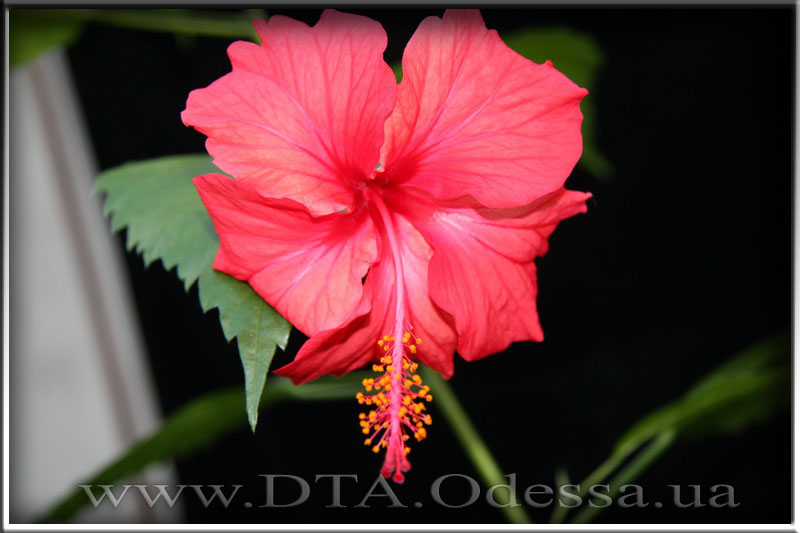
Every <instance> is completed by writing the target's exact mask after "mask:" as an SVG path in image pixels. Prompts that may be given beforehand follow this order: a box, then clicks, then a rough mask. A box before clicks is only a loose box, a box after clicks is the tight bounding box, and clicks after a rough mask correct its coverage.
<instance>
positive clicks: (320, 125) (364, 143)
mask: <svg viewBox="0 0 800 533" xmlns="http://www.w3.org/2000/svg"><path fill="white" fill-rule="evenodd" d="M255 26H256V29H257V31H258V33H259V36H260V37H261V40H262V43H261V45H260V46H259V45H256V44H254V43H248V42H244V41H240V42H236V43H233V44H232V45H231V46H230V47H229V49H228V54H229V56H230V58H231V63H232V65H233V72H231V73H229V74H227V75H225V76H223V77H222V78H220V79H219V80H217V81H215V82H214V83H212V84H211V85H209V86H208V87H206V88H204V89H197V90H195V91H192V92H191V94H190V95H189V99H188V101H187V103H186V110H185V111H184V112H183V113H182V115H181V117H182V119H183V122H184V123H185V124H186V125H189V126H194V127H195V128H196V129H197V130H198V131H200V132H202V133H204V134H205V135H207V136H208V141H207V142H206V148H207V149H208V152H209V153H210V154H211V155H212V156H213V157H214V163H215V164H216V165H217V166H218V167H219V168H221V169H222V170H224V171H225V172H227V173H229V174H231V175H233V176H235V177H236V178H237V179H239V180H242V181H246V182H249V183H252V184H253V185H255V186H256V187H258V189H259V191H260V192H262V193H263V194H264V195H265V196H270V197H274V198H290V199H293V200H295V201H297V202H300V203H302V204H304V205H305V206H306V207H308V209H309V210H310V211H311V213H312V214H314V215H321V214H328V213H332V212H336V211H341V210H343V209H349V208H351V207H352V204H353V191H354V190H355V188H356V187H357V186H358V183H359V182H361V181H364V180H366V179H367V178H368V177H369V175H370V173H371V172H372V171H373V169H374V168H375V166H376V165H377V162H378V155H379V151H380V146H381V144H382V142H383V123H384V120H385V118H386V116H387V115H388V113H389V112H390V111H391V109H392V106H393V105H394V99H395V93H396V83H395V78H394V75H393V74H392V71H391V69H390V68H389V66H388V65H387V64H386V63H385V62H384V61H383V50H384V49H385V48H386V32H384V30H383V28H382V27H381V25H380V24H379V23H377V22H375V21H373V20H371V19H368V18H366V17H361V16H357V15H349V14H345V13H338V12H336V11H332V10H326V11H325V12H324V13H323V15H322V17H321V18H320V20H319V22H318V23H317V24H316V25H315V26H314V27H313V28H311V27H309V26H307V25H306V24H304V23H302V22H298V21H295V20H292V19H289V18H286V17H281V16H275V17H272V18H271V19H270V20H269V22H264V21H255Z"/></svg>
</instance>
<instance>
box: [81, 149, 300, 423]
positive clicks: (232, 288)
mask: <svg viewBox="0 0 800 533" xmlns="http://www.w3.org/2000/svg"><path fill="white" fill-rule="evenodd" d="M209 172H219V170H218V169H217V168H216V167H215V166H214V165H213V164H212V163H211V158H210V157H209V156H207V155H179V156H169V157H162V158H159V159H151V160H147V161H138V162H132V163H126V164H124V165H121V166H119V167H116V168H113V169H111V170H107V171H105V172H103V173H102V174H101V175H100V177H99V178H98V180H97V184H96V185H95V191H96V192H98V193H104V194H105V212H106V214H107V215H109V216H110V218H111V228H112V230H113V231H119V230H121V229H123V228H127V246H128V249H135V250H136V252H138V253H140V254H142V257H143V258H144V262H145V264H146V265H150V264H151V263H153V262H154V261H156V260H158V259H160V260H161V262H162V263H163V264H164V268H166V269H167V270H169V269H171V268H173V267H177V274H178V277H179V278H180V279H181V280H182V281H183V285H184V288H185V289H186V290H188V289H189V287H191V286H192V284H193V283H194V282H195V281H197V282H198V289H199V293H200V304H201V306H202V308H203V310H204V311H210V310H211V309H214V308H218V309H219V319H220V323H221V324H222V330H223V332H224V333H225V338H226V339H228V341H232V340H233V339H234V338H236V339H237V341H238V345H239V355H240V357H241V360H242V367H243V369H244V375H245V393H246V407H247V413H248V417H249V420H250V425H251V427H252V428H253V430H255V427H256V423H257V421H258V403H259V398H260V397H261V392H262V390H263V389H264V383H265V381H266V377H267V371H268V370H269V365H270V363H271V362H272V357H273V355H274V354H275V347H276V346H280V347H281V348H284V347H285V346H286V342H287V340H288V337H289V331H290V330H291V325H290V324H289V323H288V322H287V321H286V320H284V319H283V318H282V317H281V316H280V315H279V314H278V313H277V312H276V311H275V310H274V309H272V307H270V306H269V305H268V304H267V303H266V302H265V301H264V300H263V299H262V298H261V297H260V296H258V295H257V294H256V293H255V292H253V290H252V289H251V288H250V286H249V285H248V284H247V283H244V282H242V281H238V280H236V279H234V278H232V277H230V276H228V275H226V274H221V273H219V272H216V271H214V270H213V269H212V267H211V265H212V262H213V260H214V256H215V255H216V252H217V246H218V243H219V240H218V238H217V235H216V233H215V231H214V225H213V224H212V222H211V219H210V218H209V216H208V213H207V212H206V208H205V206H204V205H203V203H202V202H201V200H200V197H199V195H198V194H197V191H196V190H195V187H194V185H193V184H192V178H194V177H195V176H197V175H200V174H207V173H209Z"/></svg>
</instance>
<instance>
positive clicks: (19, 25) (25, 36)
mask: <svg viewBox="0 0 800 533" xmlns="http://www.w3.org/2000/svg"><path fill="white" fill-rule="evenodd" d="M82 29H83V21H82V20H80V19H75V18H69V17H63V16H61V15H60V13H59V12H58V11H57V10H52V9H19V8H14V9H9V11H8V30H9V34H8V63H9V66H10V68H14V67H18V66H20V65H22V64H23V63H26V62H28V61H32V60H34V59H36V58H37V57H39V55H41V54H43V53H44V52H47V51H49V50H51V49H53V48H58V47H65V46H69V45H70V44H72V42H73V41H75V39H77V37H78V35H80V33H81V30H82Z"/></svg>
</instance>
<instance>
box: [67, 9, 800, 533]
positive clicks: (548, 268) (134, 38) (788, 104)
mask: <svg viewBox="0 0 800 533" xmlns="http://www.w3.org/2000/svg"><path fill="white" fill-rule="evenodd" d="M269 11H270V13H272V14H277V13H282V14H288V15H290V16H292V17H294V18H297V19H300V20H303V21H306V22H308V23H312V24H313V23H314V22H316V20H317V19H318V17H319V11H318V10H293V11H287V10H283V9H270V10H269ZM346 11H351V12H359V13H363V14H366V15H368V16H370V17H373V18H375V19H377V20H379V21H380V22H381V23H382V24H383V25H384V27H385V28H386V30H387V33H388V36H389V46H388V49H387V53H386V59H387V60H388V61H395V60H398V59H400V57H401V54H402V50H403V47H404V46H405V43H406V42H407V40H408V38H409V37H410V36H411V34H412V33H413V31H414V29H415V28H416V26H417V24H418V23H419V21H421V20H422V18H423V17H424V16H427V15H430V14H435V15H441V13H442V11H441V10H439V9H426V10H417V9H385V10H384V9H373V10H356V9H353V10H350V9H347V10H346ZM483 14H484V18H485V20H486V22H487V25H488V26H489V27H490V28H496V29H498V30H500V31H501V35H502V31H503V30H508V29H514V28H519V27H524V26H530V25H536V26H554V25H563V26H567V27H570V28H573V29H577V30H580V31H582V32H585V33H587V34H589V35H591V36H593V37H594V38H595V39H596V41H597V43H598V44H599V46H600V48H601V49H602V52H603V54H604V55H605V58H606V61H605V65H604V67H603V68H602V70H601V72H600V75H599V78H598V80H597V82H596V86H595V87H589V89H590V92H591V94H590V96H589V97H588V98H591V99H593V100H594V102H595V104H596V106H597V122H598V135H597V138H598V143H599V146H600V148H601V150H602V152H603V153H604V154H605V156H606V157H607V158H608V159H609V160H610V161H611V163H612V165H613V167H614V169H615V172H614V176H613V177H612V179H610V180H607V181H600V180H598V179H596V178H594V177H593V176H591V175H590V174H588V173H587V172H586V171H584V170H583V169H581V168H577V169H576V170H575V171H574V172H573V174H572V176H571V177H570V179H569V180H568V182H567V186H568V187H569V188H571V189H576V190H583V191H590V192H592V193H593V195H594V199H593V200H592V201H591V202H590V205H589V213H588V214H587V215H583V216H578V217H575V218H572V219H570V220H567V221H565V222H563V223H562V224H561V225H560V226H559V228H558V230H557V231H556V232H555V234H554V236H553V238H551V241H550V242H551V246H550V252H549V253H548V255H547V256H545V257H543V258H541V259H538V260H537V264H538V268H539V287H540V294H539V300H538V301H539V311H540V315H541V321H542V325H543V328H544V331H545V336H546V340H545V342H544V343H541V344H533V343H519V344H515V345H512V346H511V348H509V349H508V350H507V352H505V353H503V354H498V355H494V356H492V357H489V358H486V359H484V360H482V361H478V362H474V363H469V364H467V363H464V362H463V361H461V360H457V362H456V372H455V376H454V378H453V379H452V381H451V383H452V385H453V387H454V388H455V389H456V391H457V392H458V394H459V396H460V398H461V400H462V402H463V405H464V406H465V407H466V409H467V410H468V411H469V413H470V414H471V417H472V420H473V421H474V423H475V425H476V426H477V428H478V429H479V431H480V433H481V434H482V435H483V436H484V438H485V439H486V441H487V442H488V444H489V446H490V448H491V449H492V450H493V451H494V453H495V454H496V457H497V459H498V461H499V463H500V465H501V468H502V469H503V471H504V472H506V473H512V472H513V473H516V474H517V482H518V486H519V490H520V492H521V491H522V489H524V487H527V486H529V485H532V484H534V483H544V484H548V485H550V486H553V485H554V484H555V482H554V480H553V476H554V472H555V470H556V468H557V467H558V466H564V467H566V468H567V469H568V471H569V474H570V477H571V479H572V481H573V482H578V481H579V480H581V479H583V477H585V476H586V474H588V473H589V472H590V471H591V470H592V469H593V468H595V467H596V466H597V465H598V464H599V463H600V462H601V461H602V460H603V459H605V458H606V457H607V455H608V453H609V452H610V449H611V446H612V445H613V443H614V442H615V440H616V439H617V438H618V437H619V436H620V435H621V434H622V433H623V432H624V431H625V430H626V429H627V428H628V427H629V426H630V425H631V424H633V423H634V422H636V421H637V420H638V419H639V418H640V417H641V416H643V415H645V414H646V413H648V412H650V411H651V410H653V409H655V408H657V407H659V406H661V405H663V404H665V403H667V402H669V401H671V400H673V399H675V398H677V397H678V396H679V395H680V394H682V393H683V392H684V391H685V390H686V389H687V388H689V387H690V386H691V385H692V384H693V383H694V382H695V381H696V380H697V379H699V378H700V377H702V376H703V375H704V374H705V373H707V372H708V371H710V370H712V369H713V368H714V367H715V366H716V365H717V364H719V363H720V362H722V361H724V360H725V359H727V358H728V357H730V356H731V355H733V354H734V353H735V352H737V351H739V350H741V349H742V348H745V347H747V346H748V345H749V344H751V343H753V342H755V341H758V340H760V339H762V338H764V337H766V336H768V335H770V334H772V333H775V332H777V331H780V330H782V329H784V328H787V327H788V326H789V324H790V315H791V255H790V254H791V237H792V235H791V198H792V172H793V168H792V139H793V137H792V135H793V123H792V117H793V115H794V110H793V96H794V85H793V84H794V73H793V67H794V56H793V50H794V31H795V28H794V8H793V7H780V8H776V7H773V8H760V9H752V8H743V7H726V8H713V9H712V8H680V9H678V8H669V9H656V8H649V9H641V8H636V9H634V8H624V9H623V8H603V9H599V8H593V9H585V8H577V7H571V8H562V9H551V8H545V7H538V8H526V9H521V8H514V9H485V10H483ZM229 42H230V41H228V40H225V39H213V38H197V39H195V40H194V41H192V42H189V43H186V42H179V41H177V40H176V39H175V38H174V37H173V36H170V35H167V34H159V33H147V32H139V31H133V30H121V29H115V28H108V27H102V26H90V27H89V28H88V30H87V31H86V32H85V33H84V35H83V36H82V37H81V38H80V40H79V41H78V42H77V43H76V44H75V45H74V46H73V47H72V48H71V50H70V53H69V58H70V61H71V64H72V66H73V67H74V74H75V77H76V81H77V85H78V88H79V91H80V94H81V98H82V103H83V106H84V109H85V112H86V115H87V119H88V123H89V126H90V130H91V134H92V138H93V140H94V143H95V147H96V150H97V155H98V158H99V161H100V164H101V167H102V168H103V169H106V168H110V167H113V166H115V165H118V164H121V163H123V162H125V161H129V160H138V159H146V158H151V157H156V156H160V155H169V154H176V153H187V152H201V151H203V150H204V149H203V142H204V137H203V136H202V135H200V134H199V133H197V132H195V131H194V130H191V129H188V128H185V127H184V126H183V125H182V124H181V122H180V118H179V113H180V112H181V110H183V108H184V106H185V102H186V96H187V94H188V93H189V91H191V90H192V89H195V88H198V87H204V86H206V85H208V84H209V83H210V82H212V81H213V80H215V79H216V78H218V77H220V76H221V75H223V74H225V73H227V72H228V71H229V70H230V65H229V63H228V59H227V56H226V54H225V49H226V47H227V45H228V43H229ZM555 66H556V67H558V64H557V63H556V65H555ZM120 246H122V240H121V239H120ZM128 266H129V268H130V273H131V278H132V281H133V285H134V287H135V292H136V298H137V305H138V311H139V316H140V318H141V321H142V324H143V327H144V331H145V334H146V337H147V339H146V341H147V346H148V349H149V353H150V357H151V364H152V368H153V371H154V373H155V379H156V382H157V385H158V390H159V394H160V399H161V405H162V406H163V410H164V412H165V413H167V414H168V413H171V412H173V411H174V410H175V409H176V408H178V407H180V406H181V405H183V404H185V403H186V402H188V401H190V400H191V399H193V398H195V397H197V396H199V395H201V394H203V393H205V392H209V391H213V390H216V389H219V388H222V387H225V386H231V385H240V384H242V372H241V365H240V363H239V360H238V354H237V350H236V346H235V345H228V344H227V343H226V342H225V340H224V338H223V335H222V332H221V330H220V327H219V324H218V321H217V314H216V312H212V313H209V314H207V315H203V313H202V312H201V311H200V308H199V305H198V303H197V291H196V288H193V289H192V290H191V291H190V293H189V294H188V295H186V294H185V293H184V292H183V289H182V286H181V284H180V283H179V281H178V280H177V278H176V276H175V275H174V273H170V272H165V271H164V269H163V268H162V267H161V265H160V264H155V265H153V266H151V267H150V268H144V266H143V265H142V262H141V259H140V258H139V257H137V256H134V255H129V256H128ZM302 341H303V339H302V338H300V336H299V335H298V334H296V333H294V334H293V336H292V340H291V343H290V347H289V349H288V350H287V352H288V354H289V355H287V354H280V353H279V354H278V355H277V356H276V361H275V365H280V364H283V363H285V362H288V361H289V360H291V355H293V354H294V353H296V350H297V348H298V347H299V346H300V344H301V343H302ZM434 394H435V391H434ZM434 404H435V402H434ZM357 412H358V406H357V405H356V403H355V401H352V402H347V401H345V402H338V403H330V404H321V403H320V404H293V405H290V404H284V405H281V406H280V408H277V409H273V410H271V411H267V412H265V413H262V416H261V420H260V424H259V429H258V431H257V433H256V435H255V436H252V435H251V434H250V432H249V431H248V430H247V429H246V428H242V430H241V431H239V432H236V433H234V434H232V435H230V436H228V437H226V438H224V439H223V440H222V442H221V443H220V444H219V445H217V446H215V447H214V448H213V449H209V450H207V451H205V452H202V453H200V454H197V455H195V456H193V457H191V458H188V459H182V460H180V461H178V463H177V464H178V471H179V474H180V480H181V482H182V483H198V484H206V485H209V484H226V485H231V484H243V485H245V487H244V488H243V489H242V491H241V492H240V494H239V495H238V496H237V499H236V500H235V504H234V505H232V506H231V507H230V508H228V509H223V508H222V507H221V506H219V505H217V506H212V507H210V508H209V509H204V508H203V507H202V506H201V505H200V503H199V502H197V501H196V500H194V499H192V498H184V500H183V501H184V504H186V506H187V511H188V516H187V519H188V520H189V521H193V522H220V523H222V522H239V521H243V522H359V523H360V522H371V523H381V522H400V523H406V522H431V523H433V522H471V523H491V522H502V521H503V517H502V515H501V514H500V513H499V511H497V510H496V509H493V508H492V507H490V506H488V505H486V504H485V503H482V502H483V500H482V499H481V500H479V503H476V504H475V505H472V506H470V507H466V508H463V509H447V508H443V507H441V506H438V505H435V504H434V503H433V502H432V500H431V498H430V494H429V488H430V485H431V483H432V482H433V480H434V479H436V478H438V477H440V476H442V475H445V474H451V473H461V474H465V475H470V476H472V477H475V478H477V473H476V472H475V471H474V470H473V468H472V466H471V464H470V462H469V461H468V460H467V458H466V457H465V455H464V453H463V452H462V449H461V448H460V447H459V445H458V443H457V442H456V440H455V438H454V437H453V435H452V434H451V433H450V432H449V430H448V428H447V427H446V425H445V424H444V423H443V422H442V421H441V420H440V421H439V422H438V423H435V424H434V426H433V427H432V429H431V431H430V437H429V439H428V440H426V441H425V442H424V443H422V444H421V445H417V446H416V447H415V448H414V451H413V452H412V455H411V459H412V463H413V468H412V470H411V471H410V472H409V476H408V479H407V481H406V483H405V484H404V485H402V486H400V487H395V491H396V494H397V496H398V497H399V498H400V500H401V501H402V502H403V503H404V504H406V505H408V506H409V507H408V508H406V509H390V508H387V504H388V501H387V499H386V498H383V499H382V498H374V499H372V500H370V502H369V504H371V507H370V508H369V509H364V508H353V507H352V506H353V505H355V504H356V503H358V502H359V501H360V500H361V498H362V497H363V496H364V495H365V494H366V492H367V490H368V488H369V486H370V485H371V483H372V482H373V481H374V480H375V476H376V475H377V472H378V468H379V466H380V459H379V458H377V457H376V456H374V455H373V454H371V453H370V452H369V450H367V449H366V448H365V447H364V446H362V445H361V440H362V436H361V434H360V432H359V431H358V428H357V425H356V423H355V417H356V414H357ZM434 414H435V413H434ZM790 422H791V420H790V415H789V414H788V413H786V414H784V415H781V416H780V417H778V418H776V419H773V420H772V421H770V422H769V423H767V424H763V425H760V426H757V427H754V428H751V429H749V430H747V431H746V432H744V433H742V434H740V435H737V436H733V437H718V438H712V439H706V440H703V441H695V442H681V443H678V444H676V445H674V446H673V447H672V448H671V449H670V450H669V451H668V452H667V453H666V454H665V455H664V456H663V457H662V458H661V459H660V460H659V461H658V462H657V463H656V464H655V465H654V466H652V467H651V468H650V469H649V470H648V471H647V472H646V473H645V474H644V475H643V476H641V478H639V480H638V483H639V484H641V485H642V486H643V487H644V490H645V496H646V500H647V501H649V502H651V505H649V506H648V507H646V508H643V509H635V508H634V509H620V508H616V507H611V508H608V509H606V511H605V512H604V513H603V514H601V515H600V518H599V521H602V522H652V523H662V522H698V523H699V522H752V523H768V522H789V521H790V520H791V516H790V501H791V500H790V498H791V485H790V481H791V479H790V465H791V434H790V426H791V424H790ZM259 474H293V475H297V476H300V477H303V478H305V479H306V480H308V481H309V482H311V488H312V495H311V498H310V499H309V501H308V502H307V503H305V504H304V505H301V506H299V507H295V508H291V509H285V510H281V509H259V508H258V506H259V505H261V504H263V503H264V501H265V499H264V498H265V495H264V491H265V488H264V483H263V480H261V479H260V478H259V477H258V475H259ZM317 474H357V475H358V476H359V483H358V485H357V486H356V485H354V484H353V483H352V482H350V481H347V480H345V481H344V487H345V490H344V492H343V503H344V504H345V505H348V506H349V508H347V509H326V508H325V507H324V506H325V505H328V504H329V503H330V497H331V496H330V492H331V491H330V481H324V482H320V483H318V484H314V483H313V481H314V476H315V475H317ZM454 484H455V483H454ZM690 484H698V485H700V486H701V491H702V494H703V495H704V497H706V498H707V497H708V495H709V494H710V493H709V489H710V487H711V486H712V485H715V484H729V485H732V486H733V487H734V488H735V497H736V501H737V502H739V503H740V505H739V506H738V507H736V508H733V509H731V508H722V509H714V508H711V507H710V506H706V507H702V508H690V509H680V508H677V507H676V506H674V505H672V504H671V503H669V502H670V501H671V497H670V492H669V490H670V489H669V488H668V487H667V485H683V486H688V485H690ZM287 486H288V484H287ZM279 488H281V485H279ZM686 490H689V489H688V488H687V489H686ZM445 494H446V495H447V497H452V501H453V502H458V501H463V499H462V500H459V498H460V497H463V496H459V491H458V490H452V491H449V492H446V493H445ZM291 498H293V495H292V491H291V490H289V489H287V491H285V492H281V493H280V494H279V495H278V499H279V502H280V501H290V499H291ZM246 499H248V500H249V501H251V502H253V503H254V506H253V508H251V509H247V508H245V507H244V506H242V505H241V502H243V501H245V500H246ZM658 500H660V501H662V502H664V506H663V507H662V508H660V509H656V508H655V507H654V506H653V505H652V502H655V501H658ZM416 501H419V502H422V504H423V505H422V507H421V508H415V507H414V506H413V503H414V502H416ZM550 511H551V509H547V510H546V511H542V510H536V509H529V512H530V513H531V515H532V518H533V519H534V520H535V521H537V522H542V521H546V520H547V517H548V516H549V513H550Z"/></svg>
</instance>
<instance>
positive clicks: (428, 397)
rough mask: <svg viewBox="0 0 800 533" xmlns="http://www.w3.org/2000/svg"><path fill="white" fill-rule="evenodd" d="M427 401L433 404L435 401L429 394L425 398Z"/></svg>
mask: <svg viewBox="0 0 800 533" xmlns="http://www.w3.org/2000/svg"><path fill="white" fill-rule="evenodd" d="M425 401H428V402H432V401H433V396H431V395H430V394H428V395H427V396H425Z"/></svg>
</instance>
